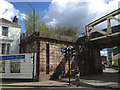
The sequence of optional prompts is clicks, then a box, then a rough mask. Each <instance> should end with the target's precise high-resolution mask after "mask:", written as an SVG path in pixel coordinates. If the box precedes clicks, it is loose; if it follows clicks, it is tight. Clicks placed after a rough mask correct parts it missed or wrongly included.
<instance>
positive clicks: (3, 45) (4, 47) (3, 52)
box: [2, 43, 6, 54]
mask: <svg viewBox="0 0 120 90" xmlns="http://www.w3.org/2000/svg"><path fill="white" fill-rule="evenodd" d="M5 49H6V44H4V43H2V54H5Z"/></svg>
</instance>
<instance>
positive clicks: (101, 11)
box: [0, 0, 119, 55]
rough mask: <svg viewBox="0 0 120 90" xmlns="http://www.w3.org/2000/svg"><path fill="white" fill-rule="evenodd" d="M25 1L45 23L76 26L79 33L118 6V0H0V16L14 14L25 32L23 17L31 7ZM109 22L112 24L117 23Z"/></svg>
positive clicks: (104, 52)
mask: <svg viewBox="0 0 120 90" xmlns="http://www.w3.org/2000/svg"><path fill="white" fill-rule="evenodd" d="M27 1H29V2H30V4H31V6H32V7H33V8H34V9H35V11H37V12H39V14H40V16H41V19H45V20H46V25H48V26H51V27H55V26H57V25H61V26H67V25H71V26H76V27H78V31H79V33H83V32H84V33H85V26H86V25H87V24H89V23H91V22H92V21H94V20H96V19H98V18H100V17H102V16H104V15H106V14H108V13H110V12H112V11H114V10H116V9H118V8H119V0H0V9H1V10H0V18H5V19H7V20H10V21H12V20H13V17H14V16H15V15H16V16H17V17H18V19H19V21H18V24H19V25H21V26H22V28H21V32H25V28H24V22H23V18H25V16H26V15H27V12H28V11H29V9H30V8H31V7H30V6H29V4H28V3H27ZM111 23H112V26H114V25H116V24H118V22H116V21H112V22H111ZM96 27H97V28H99V29H104V28H106V27H107V24H106V22H103V23H101V24H99V25H98V26H96ZM106 54H107V52H106V50H105V51H101V55H106Z"/></svg>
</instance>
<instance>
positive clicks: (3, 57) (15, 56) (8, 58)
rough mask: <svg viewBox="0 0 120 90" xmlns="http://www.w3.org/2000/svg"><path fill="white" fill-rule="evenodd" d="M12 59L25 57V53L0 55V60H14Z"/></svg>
mask: <svg viewBox="0 0 120 90" xmlns="http://www.w3.org/2000/svg"><path fill="white" fill-rule="evenodd" d="M14 59H25V55H8V56H0V60H14Z"/></svg>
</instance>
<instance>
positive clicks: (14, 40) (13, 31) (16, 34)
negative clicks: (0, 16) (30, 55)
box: [0, 21, 21, 54]
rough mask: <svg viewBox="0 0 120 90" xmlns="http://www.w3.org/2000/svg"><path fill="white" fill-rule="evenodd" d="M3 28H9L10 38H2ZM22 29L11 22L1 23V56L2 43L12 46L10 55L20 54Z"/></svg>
mask: <svg viewBox="0 0 120 90" xmlns="http://www.w3.org/2000/svg"><path fill="white" fill-rule="evenodd" d="M2 26H6V27H8V28H9V29H8V36H2ZM20 29H21V28H20V27H19V25H14V24H12V23H9V22H4V21H2V23H1V21H0V54H1V53H2V52H1V50H2V48H1V47H2V43H6V44H10V52H9V54H19V44H20Z"/></svg>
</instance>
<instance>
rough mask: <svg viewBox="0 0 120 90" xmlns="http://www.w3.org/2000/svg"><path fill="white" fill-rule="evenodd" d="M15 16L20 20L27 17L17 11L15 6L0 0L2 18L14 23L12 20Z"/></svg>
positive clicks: (0, 16)
mask: <svg viewBox="0 0 120 90" xmlns="http://www.w3.org/2000/svg"><path fill="white" fill-rule="evenodd" d="M15 15H16V16H18V18H19V19H22V18H24V17H25V14H24V13H21V12H20V11H19V10H17V9H15V8H14V6H13V4H11V3H9V2H8V1H6V0H0V18H5V19H7V20H10V21H12V20H11V18H13V17H14V16H15Z"/></svg>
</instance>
